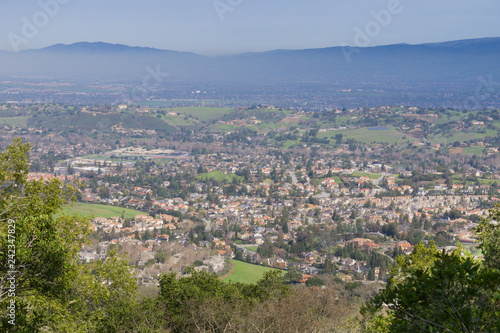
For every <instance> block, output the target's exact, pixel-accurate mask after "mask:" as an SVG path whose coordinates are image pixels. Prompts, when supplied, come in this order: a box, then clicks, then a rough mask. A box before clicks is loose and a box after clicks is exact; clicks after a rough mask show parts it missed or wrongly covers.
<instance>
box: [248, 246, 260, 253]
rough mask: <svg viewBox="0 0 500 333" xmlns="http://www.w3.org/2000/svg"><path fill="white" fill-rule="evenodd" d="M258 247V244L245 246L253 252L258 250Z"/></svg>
mask: <svg viewBox="0 0 500 333" xmlns="http://www.w3.org/2000/svg"><path fill="white" fill-rule="evenodd" d="M258 248H259V247H258V246H247V247H245V249H247V250H250V251H253V252H257V249H258Z"/></svg>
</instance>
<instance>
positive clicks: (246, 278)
mask: <svg viewBox="0 0 500 333" xmlns="http://www.w3.org/2000/svg"><path fill="white" fill-rule="evenodd" d="M231 262H232V263H233V264H234V273H233V274H231V275H230V276H228V277H226V278H225V279H223V280H222V281H224V282H241V283H256V282H257V281H259V280H260V279H261V278H262V275H263V274H264V273H265V272H268V271H271V270H274V268H270V267H264V266H258V265H252V264H249V263H246V262H243V261H238V260H234V259H232V260H231Z"/></svg>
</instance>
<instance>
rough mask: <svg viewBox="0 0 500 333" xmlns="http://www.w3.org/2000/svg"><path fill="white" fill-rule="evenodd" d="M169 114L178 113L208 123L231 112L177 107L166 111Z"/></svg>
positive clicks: (221, 109)
mask: <svg viewBox="0 0 500 333" xmlns="http://www.w3.org/2000/svg"><path fill="white" fill-rule="evenodd" d="M168 111H169V112H175V113H180V114H182V115H185V116H192V117H194V118H198V120H200V121H210V120H214V119H217V118H220V117H222V116H223V115H225V114H228V113H230V112H233V111H234V109H229V108H208V107H177V108H172V109H168Z"/></svg>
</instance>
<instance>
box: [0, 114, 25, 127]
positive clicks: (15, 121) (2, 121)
mask: <svg viewBox="0 0 500 333" xmlns="http://www.w3.org/2000/svg"><path fill="white" fill-rule="evenodd" d="M27 120H28V117H26V116H20V117H2V118H0V125H10V126H12V127H18V126H26V121H27Z"/></svg>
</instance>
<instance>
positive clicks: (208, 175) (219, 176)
mask: <svg viewBox="0 0 500 333" xmlns="http://www.w3.org/2000/svg"><path fill="white" fill-rule="evenodd" d="M234 177H236V178H239V180H243V177H241V176H237V175H235V174H234V173H227V174H225V173H224V172H223V171H212V172H205V173H200V174H199V175H197V176H196V178H197V179H200V180H205V179H212V178H213V179H215V180H217V181H222V180H226V181H228V182H232V181H233V179H234Z"/></svg>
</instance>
